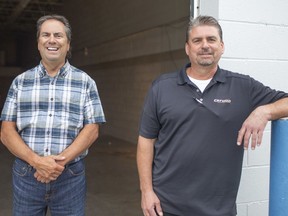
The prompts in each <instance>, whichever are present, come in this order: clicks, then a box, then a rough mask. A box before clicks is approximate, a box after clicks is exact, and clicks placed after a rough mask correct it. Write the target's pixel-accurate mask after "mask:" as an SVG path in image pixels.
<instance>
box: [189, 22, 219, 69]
mask: <svg viewBox="0 0 288 216" xmlns="http://www.w3.org/2000/svg"><path fill="white" fill-rule="evenodd" d="M185 51H186V54H187V55H188V57H189V59H190V62H191V66H192V67H194V66H195V67H197V66H198V67H211V68H212V67H217V65H218V62H219V60H220V58H221V55H222V54H223V52H224V43H223V41H222V40H221V38H220V35H219V31H218V29H217V28H216V27H214V26H208V25H200V26H197V27H194V28H193V29H192V30H191V31H190V32H189V39H188V41H187V42H186V45H185Z"/></svg>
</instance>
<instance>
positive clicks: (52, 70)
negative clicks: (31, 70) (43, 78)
mask: <svg viewBox="0 0 288 216" xmlns="http://www.w3.org/2000/svg"><path fill="white" fill-rule="evenodd" d="M42 64H43V66H44V67H45V69H46V71H47V73H48V75H49V76H51V77H54V76H56V75H57V73H58V72H59V70H60V69H61V68H62V67H63V66H64V65H65V62H61V63H58V62H57V63H56V62H55V64H53V63H49V64H47V63H45V62H42Z"/></svg>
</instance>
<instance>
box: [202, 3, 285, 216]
mask: <svg viewBox="0 0 288 216" xmlns="http://www.w3.org/2000/svg"><path fill="white" fill-rule="evenodd" d="M287 8H288V1H283V0H276V1H270V0H262V1H258V0H241V1H239V0H213V1H211V0H200V8H199V13H200V14H202V15H204V14H206V15H213V16H215V17H217V18H218V19H219V21H220V23H221V26H222V28H223V32H224V43H225V53H224V55H223V57H222V60H221V62H220V66H221V67H223V68H226V69H230V70H232V71H237V72H240V73H244V74H248V75H250V76H252V77H254V78H256V79H257V80H259V81H261V82H263V83H264V84H265V85H268V86H270V87H272V88H274V89H278V90H283V91H286V92H287V91H288V85H287V80H288V71H287V70H288V55H287V50H288V43H287V38H288V13H287ZM270 132H271V130H270V124H269V125H268V126H267V127H266V129H265V134H264V140H263V144H262V146H261V147H260V148H257V149H256V150H254V151H252V150H248V151H247V152H246V153H245V156H244V163H243V174H242V179H241V184H240V189H239V194H238V199H237V204H238V216H268V211H269V210H268V208H269V169H270V168H269V164H270Z"/></svg>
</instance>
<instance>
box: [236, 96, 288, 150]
mask: <svg viewBox="0 0 288 216" xmlns="http://www.w3.org/2000/svg"><path fill="white" fill-rule="evenodd" d="M287 116H288V98H283V99H280V100H278V101H276V102H274V103H271V104H267V105H263V106H259V107H257V108H256V109H255V110H254V111H253V112H252V113H251V114H250V115H249V116H248V118H247V119H246V120H245V121H244V123H243V124H242V127H241V129H240V130H239V133H238V138H237V145H241V144H242V142H243V145H244V149H248V146H249V141H250V143H251V148H252V149H255V146H256V145H257V146H260V145H261V142H262V137H263V131H264V129H265V127H266V125H267V122H268V121H271V120H276V119H279V118H283V117H287Z"/></svg>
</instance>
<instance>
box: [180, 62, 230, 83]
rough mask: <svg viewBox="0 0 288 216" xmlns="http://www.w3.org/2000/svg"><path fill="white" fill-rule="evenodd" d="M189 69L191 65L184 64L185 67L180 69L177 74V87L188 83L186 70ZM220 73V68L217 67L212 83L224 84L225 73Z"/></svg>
mask: <svg viewBox="0 0 288 216" xmlns="http://www.w3.org/2000/svg"><path fill="white" fill-rule="evenodd" d="M189 67H191V63H188V64H186V65H185V67H184V68H182V69H181V71H180V72H179V74H178V84H179V85H184V84H186V83H189V82H190V80H189V78H188V75H187V73H186V70H187V68H189ZM221 71H222V70H221V68H220V67H219V66H218V68H217V71H216V73H215V75H214V76H213V78H212V80H213V81H214V82H225V81H226V76H225V73H222V72H221Z"/></svg>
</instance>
